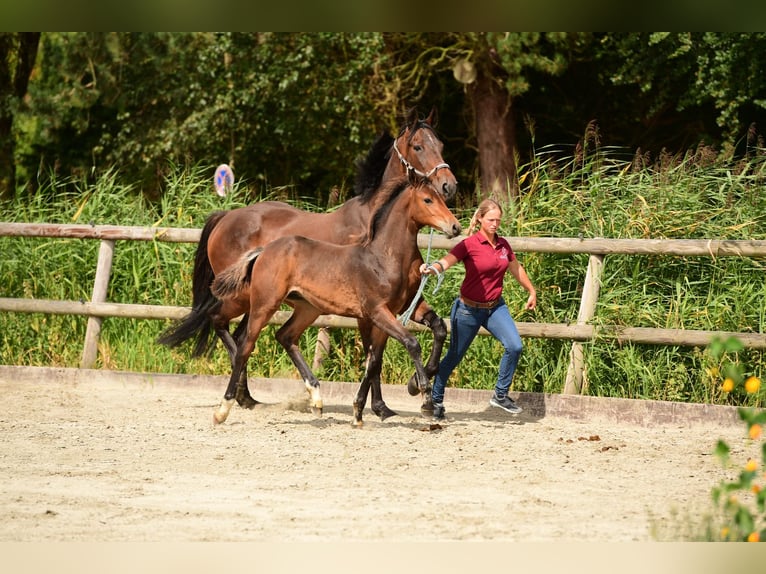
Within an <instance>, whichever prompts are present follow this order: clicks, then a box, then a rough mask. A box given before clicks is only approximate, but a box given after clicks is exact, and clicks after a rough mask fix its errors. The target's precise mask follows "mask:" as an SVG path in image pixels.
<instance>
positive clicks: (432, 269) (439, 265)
mask: <svg viewBox="0 0 766 574" xmlns="http://www.w3.org/2000/svg"><path fill="white" fill-rule="evenodd" d="M455 263H457V257H455V256H454V255H452V254H451V253H447V255H445V256H444V257H442V258H441V259H437V260H436V261H434V262H433V263H430V264H429V265H426V264H425V263H423V264H422V265H421V266H420V273H421V274H423V275H440V274H442V273H444V272H445V271H446V270H447V269H449V268H450V267H452V266H453V265H454V264H455Z"/></svg>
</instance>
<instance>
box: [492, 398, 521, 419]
mask: <svg viewBox="0 0 766 574" xmlns="http://www.w3.org/2000/svg"><path fill="white" fill-rule="evenodd" d="M489 404H490V405H492V406H493V407H499V408H501V409H503V410H504V411H506V412H509V413H511V414H512V415H517V414H519V413H520V412H522V411H523V410H524V409H522V408H521V407H520V406H519V405H517V404H516V403H515V402H513V399H512V398H511V397H508V396H505V397H503V398H500V397H498V396H497V395H494V394H493V395H492V398H491V399H489Z"/></svg>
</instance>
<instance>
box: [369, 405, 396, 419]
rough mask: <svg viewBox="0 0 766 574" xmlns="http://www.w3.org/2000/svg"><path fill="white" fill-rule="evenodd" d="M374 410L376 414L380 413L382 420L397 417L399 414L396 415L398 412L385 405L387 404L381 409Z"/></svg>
mask: <svg viewBox="0 0 766 574" xmlns="http://www.w3.org/2000/svg"><path fill="white" fill-rule="evenodd" d="M373 412H374V413H375V414H376V415H378V416H379V417H380V420H382V421H384V420H386V419H387V418H389V417H395V416H397V415H396V413H395V412H394V411H392V410H391V409H389V408H388V407H387V406H385V405H384V406H383V408H381V409H378V410H376V411H373Z"/></svg>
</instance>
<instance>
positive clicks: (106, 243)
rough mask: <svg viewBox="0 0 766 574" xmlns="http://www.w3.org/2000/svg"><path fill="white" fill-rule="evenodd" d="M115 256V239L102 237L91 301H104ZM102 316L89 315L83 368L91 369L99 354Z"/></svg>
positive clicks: (81, 365)
mask: <svg viewBox="0 0 766 574" xmlns="http://www.w3.org/2000/svg"><path fill="white" fill-rule="evenodd" d="M113 256H114V240H112V239H102V240H101V245H100V246H99V249H98V263H97V265H96V279H95V280H94V281H93V296H92V297H91V302H93V303H104V302H105V301H106V292H107V289H108V287H109V276H110V275H111V273H112V257H113ZM102 321H103V318H102V317H88V328H87V329H86V331H85V344H84V345H83V349H82V360H81V361H80V368H81V369H90V368H91V367H92V366H93V364H94V363H95V362H96V357H97V356H98V338H99V336H100V335H101V323H102Z"/></svg>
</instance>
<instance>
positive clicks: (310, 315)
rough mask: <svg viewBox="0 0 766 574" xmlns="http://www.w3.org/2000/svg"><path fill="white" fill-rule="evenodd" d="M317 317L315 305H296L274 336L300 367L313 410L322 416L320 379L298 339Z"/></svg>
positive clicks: (299, 370)
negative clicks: (312, 369) (306, 357)
mask: <svg viewBox="0 0 766 574" xmlns="http://www.w3.org/2000/svg"><path fill="white" fill-rule="evenodd" d="M317 317H319V312H317V310H316V309H314V308H313V307H310V306H306V305H296V306H295V310H294V311H293V314H292V315H291V316H290V318H289V319H288V320H287V321H285V323H284V325H282V326H281V327H280V328H279V330H278V331H277V332H276V334H275V335H274V336H275V338H276V339H277V341H279V344H280V345H282V346H283V347H284V348H285V351H287V354H288V355H289V356H290V360H292V362H293V365H295V368H296V369H298V372H299V373H300V375H301V377H303V382H304V384H305V385H306V391H307V392H308V394H309V405H310V406H311V412H313V413H314V414H315V415H317V416H322V409H323V408H324V406H323V404H322V397H321V395H320V393H319V379H317V378H316V375H314V373H313V372H312V371H311V367H310V366H309V364H308V363H307V362H306V359H305V358H304V357H303V355H302V354H301V351H300V347H299V346H298V339H299V338H300V336H301V335H302V334H303V332H304V331H305V330H306V329H307V328H308V327H309V325H311V324H312V323H313V322H314V321H315V320H316V318H317Z"/></svg>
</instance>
